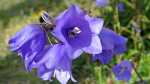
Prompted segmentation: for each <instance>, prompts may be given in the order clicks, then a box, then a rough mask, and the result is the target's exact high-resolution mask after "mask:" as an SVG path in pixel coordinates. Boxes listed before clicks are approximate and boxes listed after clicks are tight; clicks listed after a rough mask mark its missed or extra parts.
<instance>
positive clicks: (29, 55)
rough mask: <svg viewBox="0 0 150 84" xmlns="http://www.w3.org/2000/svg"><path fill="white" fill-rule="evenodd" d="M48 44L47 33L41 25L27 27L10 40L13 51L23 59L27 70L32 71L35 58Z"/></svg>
mask: <svg viewBox="0 0 150 84" xmlns="http://www.w3.org/2000/svg"><path fill="white" fill-rule="evenodd" d="M46 44H47V38H46V35H45V32H44V31H43V29H42V26H41V25H39V24H30V25H27V26H25V27H24V28H22V29H21V30H20V31H19V32H17V33H16V34H15V35H14V36H12V37H11V38H10V40H9V46H10V49H11V51H14V52H17V53H18V54H19V55H20V56H21V57H22V58H23V60H24V62H25V66H26V68H27V70H31V68H30V64H32V63H33V59H34V57H35V56H36V55H37V54H38V53H39V52H40V51H41V50H43V49H44V47H45V45H46Z"/></svg>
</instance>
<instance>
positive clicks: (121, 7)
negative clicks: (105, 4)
mask: <svg viewBox="0 0 150 84" xmlns="http://www.w3.org/2000/svg"><path fill="white" fill-rule="evenodd" d="M117 8H118V10H119V11H120V12H124V11H125V4H124V3H122V2H120V3H118V5H117Z"/></svg>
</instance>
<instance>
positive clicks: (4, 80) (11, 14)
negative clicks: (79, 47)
mask: <svg viewBox="0 0 150 84" xmlns="http://www.w3.org/2000/svg"><path fill="white" fill-rule="evenodd" d="M119 2H123V3H125V11H124V12H119V11H118V9H117V7H116V5H117V4H118V3H119ZM72 3H76V4H79V5H80V6H81V7H82V8H83V9H84V10H86V11H91V12H89V13H90V15H92V16H95V17H103V18H104V20H105V26H106V27H108V28H111V29H113V30H114V31H116V32H117V33H119V34H121V35H123V36H125V37H127V38H128V51H127V52H126V53H125V54H122V55H120V56H117V57H116V58H114V59H113V60H112V61H111V62H110V64H109V65H101V64H99V63H97V62H96V63H93V62H92V60H91V58H90V56H89V55H87V54H84V55H82V56H81V57H80V58H78V59H77V60H75V61H74V63H73V74H74V76H75V78H76V79H77V80H78V81H79V84H125V82H124V81H117V80H115V77H114V75H113V74H112V72H111V67H112V66H113V65H114V64H116V63H118V62H120V61H121V60H123V59H128V60H132V61H133V62H134V64H135V65H136V69H137V71H138V72H139V73H140V74H141V76H142V77H143V78H144V79H145V80H150V67H149V65H150V53H149V51H150V50H149V49H150V32H149V31H150V28H149V25H150V14H149V13H150V0H110V4H109V5H108V6H107V7H105V8H98V7H96V6H95V0H0V84H49V83H52V84H59V83H58V81H56V80H55V81H53V82H49V81H42V80H41V79H39V78H37V76H36V73H35V70H33V71H32V72H29V73H28V72H26V70H25V68H24V64H23V61H22V60H21V59H20V57H19V56H17V55H16V54H12V53H10V51H9V49H8V44H7V43H8V39H9V38H10V36H11V35H13V34H14V33H15V32H17V31H18V30H19V29H20V28H21V27H22V26H24V25H26V24H28V23H32V22H34V23H35V22H38V17H39V15H40V12H41V11H42V10H47V11H48V12H49V14H50V15H51V16H53V17H55V16H57V15H58V14H59V13H60V12H61V11H63V10H64V9H65V8H67V6H68V5H69V4H72ZM138 30H139V31H138ZM137 80H139V79H138V77H137V75H136V74H135V72H134V71H133V76H132V79H131V80H130V81H129V84H133V83H135V81H137ZM69 84H72V82H71V81H69Z"/></svg>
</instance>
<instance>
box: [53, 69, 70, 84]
mask: <svg viewBox="0 0 150 84" xmlns="http://www.w3.org/2000/svg"><path fill="white" fill-rule="evenodd" d="M54 73H55V75H56V78H57V80H58V81H59V82H60V83H61V84H67V82H68V80H69V79H70V78H71V74H70V72H68V71H62V70H55V72H54Z"/></svg>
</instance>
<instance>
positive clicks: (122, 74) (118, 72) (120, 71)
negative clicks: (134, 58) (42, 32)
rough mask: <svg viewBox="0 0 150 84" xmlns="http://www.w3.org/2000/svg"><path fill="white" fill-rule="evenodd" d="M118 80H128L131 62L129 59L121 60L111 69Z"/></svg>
mask: <svg viewBox="0 0 150 84" xmlns="http://www.w3.org/2000/svg"><path fill="white" fill-rule="evenodd" d="M112 71H113V73H114V74H115V76H116V78H117V79H118V80H125V81H129V80H130V78H131V71H132V64H131V63H130V62H129V61H126V60H125V61H122V62H121V63H119V64H117V65H116V66H114V67H113V69H112Z"/></svg>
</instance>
